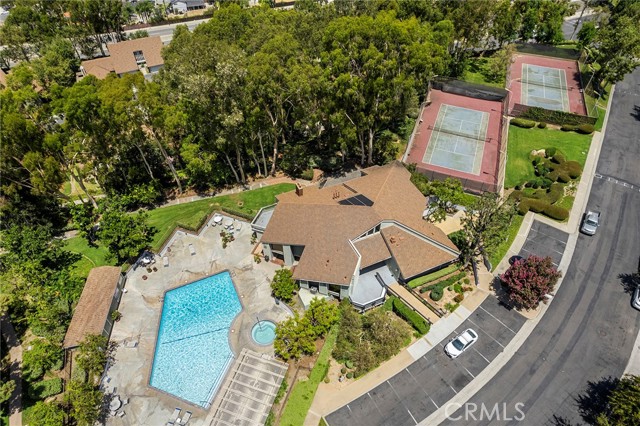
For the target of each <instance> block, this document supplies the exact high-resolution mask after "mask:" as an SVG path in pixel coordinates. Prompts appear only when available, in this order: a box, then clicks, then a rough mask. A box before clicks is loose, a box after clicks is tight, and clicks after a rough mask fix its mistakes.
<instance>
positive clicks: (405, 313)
mask: <svg viewBox="0 0 640 426" xmlns="http://www.w3.org/2000/svg"><path fill="white" fill-rule="evenodd" d="M393 312H395V313H396V314H397V315H399V316H400V317H402V318H403V319H404V320H405V321H407V322H408V323H409V324H411V326H412V327H413V328H415V329H416V331H417V332H418V333H419V334H420V335H421V336H424V335H425V334H427V333H428V332H429V327H430V326H429V323H428V322H427V321H426V320H425V319H424V318H422V317H421V316H420V314H418V313H417V312H415V311H413V310H411V308H409V307H408V306H407V305H405V303H404V302H403V301H402V300H400V299H398V298H395V299H393Z"/></svg>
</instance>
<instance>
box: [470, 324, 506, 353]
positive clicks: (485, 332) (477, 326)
mask: <svg viewBox="0 0 640 426" xmlns="http://www.w3.org/2000/svg"><path fill="white" fill-rule="evenodd" d="M468 320H469V322H470V323H471V324H473V325H475V326H476V328H479V329H480V330H482V331H483V332H484V334H486V335H487V336H489V338H490V339H491V340H493V341H494V342H496V343H497V344H499V345H500V347H501V348H502V349H504V346H502V344H501V343H500V342H498V341H497V340H496V339H494V338H493V336H492V335H490V334H489V333H488V332H487V331H486V330H485V329H484V328H482V327H481V326H479V325H478V324H476V323H475V322H473V321H472V320H471V318H469V319H468Z"/></svg>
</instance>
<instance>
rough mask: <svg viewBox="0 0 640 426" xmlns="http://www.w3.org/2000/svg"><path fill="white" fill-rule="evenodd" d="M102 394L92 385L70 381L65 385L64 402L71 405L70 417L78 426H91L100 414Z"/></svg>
mask: <svg viewBox="0 0 640 426" xmlns="http://www.w3.org/2000/svg"><path fill="white" fill-rule="evenodd" d="M102 396H103V395H102V392H100V391H99V390H96V389H95V387H94V386H93V384H91V383H87V382H83V381H80V380H71V381H70V382H69V384H68V385H67V392H66V393H65V401H66V402H67V403H69V404H70V405H71V417H73V419H75V421H76V422H77V424H78V426H92V425H93V424H94V423H95V421H96V420H97V419H98V415H99V414H100V403H101V402H102Z"/></svg>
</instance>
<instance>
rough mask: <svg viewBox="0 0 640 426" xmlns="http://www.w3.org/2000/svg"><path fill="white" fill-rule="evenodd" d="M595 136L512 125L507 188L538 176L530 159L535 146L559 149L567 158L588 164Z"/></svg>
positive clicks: (506, 180)
mask: <svg viewBox="0 0 640 426" xmlns="http://www.w3.org/2000/svg"><path fill="white" fill-rule="evenodd" d="M591 137H592V136H591V135H581V134H579V133H575V132H563V131H561V130H555V129H538V128H533V129H523V128H520V127H516V126H509V143H508V147H507V167H506V173H505V182H504V186H505V188H513V187H514V186H516V185H518V184H519V183H522V182H525V181H527V180H530V179H533V178H535V177H536V176H535V173H534V170H533V164H531V160H530V159H529V154H530V153H531V151H532V150H534V149H547V148H557V149H558V151H559V152H560V153H562V154H563V155H564V156H565V157H566V159H567V160H575V161H577V162H578V163H580V165H581V166H582V167H584V164H585V162H586V160H587V154H588V153H589V146H590V145H591Z"/></svg>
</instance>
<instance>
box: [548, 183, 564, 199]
mask: <svg viewBox="0 0 640 426" xmlns="http://www.w3.org/2000/svg"><path fill="white" fill-rule="evenodd" d="M546 195H547V196H546V199H547V201H548V202H549V204H553V203H556V202H558V201H560V199H561V198H562V197H563V196H564V187H563V186H562V185H561V184H559V183H554V184H553V185H551V188H549V192H548V193H547V194H546Z"/></svg>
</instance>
